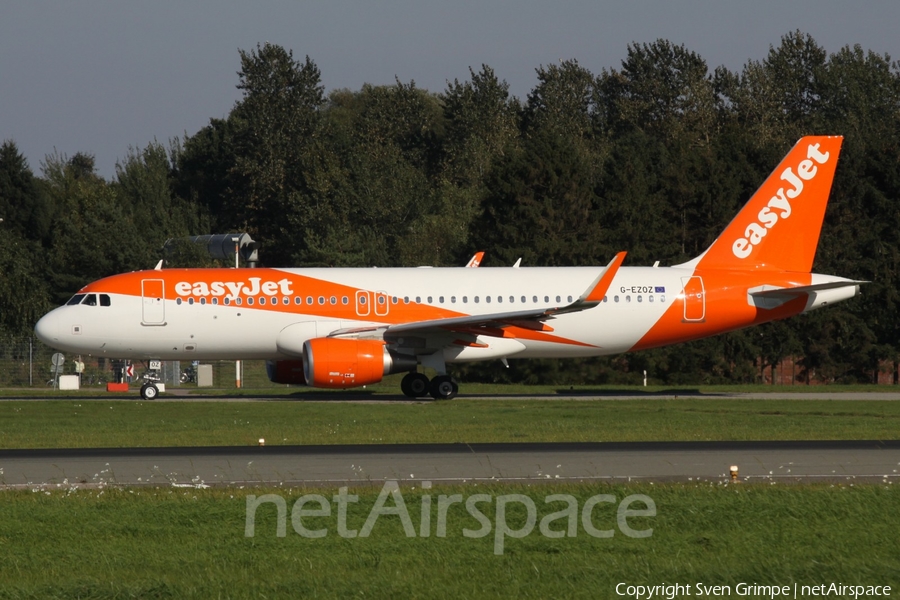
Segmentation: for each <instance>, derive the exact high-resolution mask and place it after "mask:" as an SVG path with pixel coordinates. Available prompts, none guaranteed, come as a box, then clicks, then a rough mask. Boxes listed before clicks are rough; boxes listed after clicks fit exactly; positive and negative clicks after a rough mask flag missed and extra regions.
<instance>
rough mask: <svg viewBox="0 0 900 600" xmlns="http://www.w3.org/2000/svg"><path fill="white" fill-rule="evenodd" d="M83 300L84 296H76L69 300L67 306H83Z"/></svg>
mask: <svg viewBox="0 0 900 600" xmlns="http://www.w3.org/2000/svg"><path fill="white" fill-rule="evenodd" d="M82 300H84V294H75V295H74V296H72V297H71V298H70V299H69V301H68V302H66V306H75V305H76V304H81V301H82Z"/></svg>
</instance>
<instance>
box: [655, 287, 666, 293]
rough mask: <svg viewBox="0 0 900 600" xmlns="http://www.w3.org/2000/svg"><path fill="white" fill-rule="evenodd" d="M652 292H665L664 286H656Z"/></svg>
mask: <svg viewBox="0 0 900 600" xmlns="http://www.w3.org/2000/svg"><path fill="white" fill-rule="evenodd" d="M653 293H655V294H665V293H666V286H659V285H658V286H656V288H655V291H654V292H653Z"/></svg>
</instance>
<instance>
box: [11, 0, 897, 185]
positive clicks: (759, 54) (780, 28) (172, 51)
mask: <svg viewBox="0 0 900 600" xmlns="http://www.w3.org/2000/svg"><path fill="white" fill-rule="evenodd" d="M898 26H900V2H898V1H897V0H877V1H875V0H872V1H869V0H867V1H865V2H862V3H852V2H846V1H840V2H838V1H833V0H827V1H824V0H818V1H816V0H803V1H796V2H790V1H789V0H780V1H772V0H762V1H760V0H755V1H753V2H748V1H743V2H736V1H733V2H727V1H724V0H718V1H705V0H690V1H676V0H670V1H660V0H652V1H650V0H646V1H642V0H631V1H627V2H626V1H622V2H610V1H604V0H554V1H552V2H544V1H538V0H519V1H504V0H441V1H431V0H383V1H377V0H370V1H357V2H353V1H349V0H307V1H303V2H290V1H286V0H285V1H281V2H262V1H254V2H248V1H246V0H222V1H219V2H189V1H174V0H172V1H169V0H157V1H155V2H143V3H138V2H126V1H121V0H115V1H112V0H105V1H104V0H79V1H77V2H76V1H71V0H48V1H41V0H29V1H27V2H24V1H23V2H19V1H17V0H0V140H8V139H12V140H14V141H15V142H16V144H17V145H18V147H19V149H20V151H22V153H23V154H25V156H26V157H27V158H28V161H29V164H30V166H31V168H32V169H33V170H34V171H35V172H36V173H37V172H39V170H40V162H41V161H42V160H43V158H44V156H45V155H47V154H49V153H51V152H53V151H54V149H57V150H58V151H59V152H62V153H65V154H67V155H69V156H71V155H72V154H74V153H75V152H79V151H83V152H89V153H92V154H94V155H95V156H96V158H97V168H98V171H99V172H100V174H101V175H103V176H105V177H112V176H113V174H114V172H115V163H116V161H117V160H120V159H122V158H123V157H124V156H125V155H126V153H127V151H128V148H129V147H132V146H133V147H144V146H146V145H147V143H149V142H151V141H153V140H154V139H156V140H159V141H160V142H164V143H167V142H168V140H169V139H170V138H172V137H174V136H183V135H184V134H185V133H187V134H188V135H193V134H194V133H196V132H197V130H199V129H200V128H201V127H203V126H204V125H205V124H206V123H208V121H209V119H210V118H218V117H223V116H225V115H227V114H228V112H229V110H230V109H231V107H232V106H233V105H234V103H235V101H236V100H237V99H238V97H239V94H238V90H237V89H236V88H235V85H236V84H237V74H236V72H237V70H238V68H239V61H238V49H239V48H240V49H251V48H254V47H255V46H256V44H257V43H263V42H267V41H268V42H272V43H274V44H279V45H281V46H284V47H285V48H288V49H291V50H293V52H294V57H295V58H297V59H302V58H303V57H304V56H305V55H309V56H310V58H312V60H313V61H314V62H315V63H316V64H317V65H318V66H319V69H320V70H321V72H322V81H323V83H324V85H325V88H326V90H329V91H330V90H332V89H336V88H349V89H351V90H358V89H359V88H360V87H362V85H363V84H364V83H372V84H391V83H393V82H394V78H395V76H396V77H398V78H399V79H400V80H401V81H403V82H409V81H410V80H415V82H416V84H417V85H418V86H419V87H420V88H425V89H428V90H430V91H432V92H440V91H443V90H444V89H445V88H446V83H447V81H448V80H450V81H452V80H453V79H459V80H460V81H463V80H466V79H468V77H469V71H468V69H469V67H470V66H471V67H473V68H474V69H475V70H478V69H479V68H480V66H481V65H482V64H487V65H489V66H491V67H492V68H493V69H494V71H495V72H496V74H497V75H498V77H500V78H501V79H505V80H506V81H507V82H508V83H509V85H510V90H511V92H512V93H513V94H514V95H516V96H519V97H521V98H524V97H525V96H526V95H527V94H528V92H529V91H530V90H531V88H532V87H533V86H534V85H535V83H536V77H535V68H537V67H539V66H540V65H548V64H551V63H555V62H558V61H559V60H561V59H563V60H564V59H570V58H574V59H577V60H578V62H579V63H580V64H581V65H582V66H584V67H586V68H588V69H589V70H591V71H592V72H594V73H599V72H600V71H601V70H602V69H603V68H609V67H615V68H618V67H619V66H620V65H621V61H622V59H623V58H624V56H625V54H626V52H627V46H628V44H629V43H631V42H638V43H644V42H652V41H654V40H656V39H658V38H664V39H668V40H669V41H671V42H673V43H676V44H684V45H685V46H686V47H687V48H688V49H689V50H693V51H695V52H697V53H699V54H700V55H701V56H703V58H705V59H706V61H707V64H708V65H709V67H710V70H712V69H713V68H715V67H716V66H718V65H725V66H726V67H728V68H729V69H732V70H739V69H741V67H742V66H743V65H744V64H745V63H746V62H747V61H748V60H751V59H753V60H761V59H763V58H765V56H766V54H767V52H768V51H769V47H770V46H771V45H776V46H777V45H778V44H779V41H780V39H781V37H782V36H783V35H785V34H786V33H788V32H790V31H793V30H795V29H799V30H801V31H803V32H804V33H809V34H810V35H812V36H813V38H814V39H815V40H816V41H817V42H818V43H819V44H820V45H821V46H823V47H824V48H825V49H826V50H827V51H828V52H829V53H831V52H836V51H837V50H839V49H840V48H841V47H843V46H845V45H853V44H860V45H861V46H862V47H863V48H864V49H866V50H873V51H875V52H878V53H881V54H883V53H887V54H889V55H890V56H891V58H892V59H894V60H896V59H898V58H900V35H898V33H897V31H898Z"/></svg>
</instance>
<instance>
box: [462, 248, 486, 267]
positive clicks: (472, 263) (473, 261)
mask: <svg viewBox="0 0 900 600" xmlns="http://www.w3.org/2000/svg"><path fill="white" fill-rule="evenodd" d="M483 258H484V252H483V251H479V252H476V253H475V256H473V257H472V258H470V259H469V262H468V263H466V266H467V267H477V266H479V265H481V259H483Z"/></svg>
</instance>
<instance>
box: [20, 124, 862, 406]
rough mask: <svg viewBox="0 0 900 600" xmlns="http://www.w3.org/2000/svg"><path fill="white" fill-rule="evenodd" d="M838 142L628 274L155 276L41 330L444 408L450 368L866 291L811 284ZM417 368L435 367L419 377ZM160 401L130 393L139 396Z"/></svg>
mask: <svg viewBox="0 0 900 600" xmlns="http://www.w3.org/2000/svg"><path fill="white" fill-rule="evenodd" d="M842 141H843V138H842V137H841V136H808V137H804V138H802V139H800V140H799V141H798V142H797V144H796V145H795V146H794V147H793V148H792V149H791V150H790V151H789V152H788V154H787V155H786V156H785V158H784V159H783V160H782V162H781V163H780V164H779V165H778V167H777V168H776V169H775V170H774V171H773V172H772V174H771V175H770V176H769V177H768V178H767V179H766V180H765V182H764V183H763V184H762V186H761V187H760V188H759V189H758V190H757V191H756V193H754V194H753V196H752V197H751V198H750V200H749V201H748V202H747V204H746V205H745V206H744V207H743V208H742V209H741V210H740V211H739V213H738V214H737V216H736V217H735V218H734V220H733V221H732V222H731V223H730V224H729V225H728V226H727V227H726V228H725V230H724V231H723V232H722V233H721V234H720V236H719V237H718V238H717V239H716V240H715V242H713V244H712V245H711V246H710V247H709V248H708V249H707V250H706V251H704V252H703V253H702V254H701V255H700V256H698V257H696V258H694V259H693V260H690V261H688V262H686V263H683V264H678V265H674V266H670V267H660V266H659V263H658V262H657V263H656V264H655V265H654V266H652V267H630V266H629V267H623V266H622V263H623V261H624V259H625V255H626V253H625V252H620V253H618V254H617V255H616V256H615V257H614V258H613V259H612V260H611V261H610V262H609V264H607V265H606V266H602V267H552V268H551V267H527V268H526V267H520V266H519V263H518V262H517V263H516V265H514V266H513V267H494V268H491V267H488V268H485V267H480V268H463V269H460V268H432V267H420V268H378V269H376V268H314V269H305V268H255V269H240V268H236V269H162V268H161V265H157V268H156V269H154V270H146V271H137V272H132V273H125V274H120V275H113V276H111V277H107V278H105V279H101V280H99V281H95V282H93V283H90V284H88V285H86V286H85V287H83V288H82V289H81V290H79V291H78V293H76V294H75V295H74V296H73V297H72V298H71V299H70V300H69V301H68V302H67V303H66V305H64V306H61V307H59V308H57V309H55V310H53V311H51V312H49V313H48V314H47V315H45V316H44V317H43V318H41V319H40V321H38V323H37V325H36V326H35V332H36V334H37V337H38V338H39V339H40V340H41V341H43V342H44V343H46V344H47V345H49V346H52V347H53V348H56V349H59V350H62V351H71V352H75V353H79V354H90V355H93V356H104V357H107V358H129V359H141V360H154V359H155V360H215V359H228V360H249V359H265V360H266V361H267V368H268V373H269V377H270V379H271V380H272V381H274V382H278V383H288V384H305V385H309V386H313V387H318V388H350V387H357V386H363V385H369V384H374V383H377V382H379V381H381V380H382V378H383V377H384V376H385V375H388V374H391V373H401V372H406V373H407V374H406V376H405V377H403V379H402V382H401V386H400V387H401V390H402V392H403V393H404V394H405V395H407V396H409V397H413V398H418V397H426V396H428V395H430V396H432V397H433V398H435V399H451V398H454V397H455V396H456V395H457V393H458V391H459V387H458V384H457V382H456V381H455V380H454V379H453V378H452V377H451V376H450V375H449V374H448V370H447V367H448V365H452V364H454V363H463V362H471V361H483V360H502V361H504V362H505V361H506V360H507V359H508V358H512V357H515V358H554V357H584V356H600V355H608V354H619V353H623V352H632V351H636V350H643V349H647V348H655V347H659V346H665V345H668V344H677V343H681V342H686V341H689V340H696V339H698V338H703V337H707V336H712V335H716V334H720V333H723V332H727V331H732V330H736V329H740V328H744V327H749V326H753V325H758V324H760V323H766V322H768V321H773V320H776V319H784V318H787V317H791V316H794V315H797V314H800V313H805V312H808V311H811V310H814V309H817V308H820V307H823V306H827V305H829V304H832V303H834V302H839V301H841V300H846V299H849V298H852V297H854V296H855V295H857V294H858V293H859V286H860V284H861V283H865V282H861V281H854V280H851V279H845V278H843V277H836V276H831V275H822V274H817V273H812V272H811V270H812V265H813V259H814V257H815V252H816V247H817V245H818V240H819V234H820V232H821V228H822V222H823V219H824V215H825V208H826V205H827V202H828V197H829V194H830V190H831V185H832V180H833V178H834V173H835V168H836V165H837V161H838V155H839V154H840V150H841V144H842ZM420 367H427V368H430V369H434V371H436V373H437V375H436V376H435V377H434V378H432V379H429V378H428V377H427V376H426V375H425V374H424V373H422V372H420V370H419V369H420ZM158 392H159V390H158V389H157V388H156V386H155V385H154V384H153V382H152V381H148V382H147V383H145V384H144V385H143V386H142V388H141V395H142V397H144V398H145V399H152V398H155V397H156V395H157V394H158Z"/></svg>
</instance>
